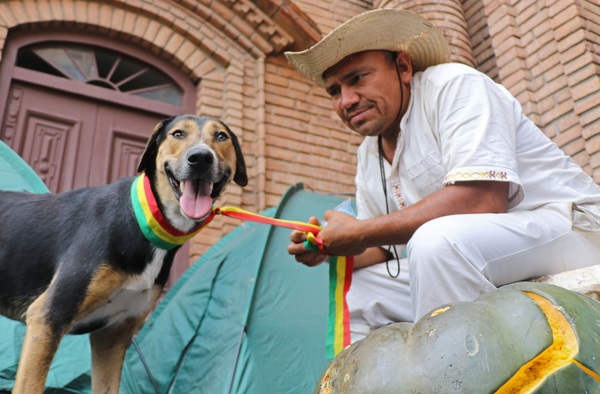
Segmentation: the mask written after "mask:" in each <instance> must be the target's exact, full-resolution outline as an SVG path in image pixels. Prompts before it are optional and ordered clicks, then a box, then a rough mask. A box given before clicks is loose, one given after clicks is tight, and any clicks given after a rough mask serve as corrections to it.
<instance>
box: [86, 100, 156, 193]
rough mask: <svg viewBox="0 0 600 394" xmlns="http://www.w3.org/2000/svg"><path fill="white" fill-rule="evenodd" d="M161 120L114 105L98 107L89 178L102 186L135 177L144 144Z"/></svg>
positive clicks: (154, 116)
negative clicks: (120, 179) (129, 176)
mask: <svg viewBox="0 0 600 394" xmlns="http://www.w3.org/2000/svg"><path fill="white" fill-rule="evenodd" d="M163 119H164V117H160V116H157V115H152V114H144V113H141V112H139V111H138V112H134V111H131V110H127V109H123V108H120V107H118V106H114V105H101V106H99V108H98V115H97V120H96V136H95V139H94V150H93V152H91V153H92V155H91V156H92V163H93V164H92V168H90V174H91V177H90V178H91V179H93V180H95V181H96V180H97V182H99V184H106V183H111V182H114V181H116V180H117V179H119V178H122V177H124V176H127V175H132V174H136V173H137V168H138V164H139V161H140V159H141V157H142V154H143V153H144V150H145V149H146V144H147V141H148V139H149V138H150V136H151V135H152V131H153V130H154V127H155V126H156V124H157V123H158V122H160V121H161V120H163Z"/></svg>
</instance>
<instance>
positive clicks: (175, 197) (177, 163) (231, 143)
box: [138, 115, 248, 221]
mask: <svg viewBox="0 0 600 394" xmlns="http://www.w3.org/2000/svg"><path fill="white" fill-rule="evenodd" d="M138 171H140V172H142V171H144V172H146V174H147V175H148V177H149V178H150V180H151V182H152V183H153V186H154V188H155V191H156V193H157V198H158V199H159V200H160V203H161V205H162V206H163V208H164V209H165V210H166V212H163V214H164V215H165V216H166V217H167V219H169V220H174V218H177V217H178V216H179V217H181V215H183V216H184V218H186V219H191V220H193V221H199V220H203V219H204V218H205V217H206V216H207V215H208V214H209V213H210V211H211V208H212V205H213V203H214V202H215V200H216V199H217V198H218V197H219V195H220V194H221V192H222V191H223V190H224V189H225V187H226V186H227V185H228V184H229V182H231V180H233V181H234V182H235V183H237V184H238V185H240V186H246V184H247V183H248V176H247V175H246V164H245V162H244V157H243V155H242V150H241V148H240V145H239V142H238V139H237V137H236V136H235V134H233V132H232V131H231V130H230V129H229V127H227V125H226V124H225V123H223V122H222V121H220V120H218V119H214V118H209V117H199V116H195V115H178V116H174V117H172V118H169V119H166V120H164V121H162V122H160V123H159V124H158V125H156V127H155V129H154V132H153V133H152V137H150V140H149V141H148V146H147V147H146V150H145V152H144V154H143V155H142V159H141V161H140V165H139V167H138ZM175 221H177V220H175Z"/></svg>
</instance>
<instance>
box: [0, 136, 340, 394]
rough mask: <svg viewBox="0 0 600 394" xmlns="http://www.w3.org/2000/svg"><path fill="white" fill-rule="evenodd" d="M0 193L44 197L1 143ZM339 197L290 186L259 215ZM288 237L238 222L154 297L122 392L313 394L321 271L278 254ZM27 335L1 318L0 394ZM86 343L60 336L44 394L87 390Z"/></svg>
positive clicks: (320, 366)
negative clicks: (155, 300) (156, 302)
mask: <svg viewBox="0 0 600 394" xmlns="http://www.w3.org/2000/svg"><path fill="white" fill-rule="evenodd" d="M0 189H4V190H28V191H32V192H40V193H41V192H47V191H48V189H47V188H46V187H45V185H44V184H43V182H41V180H40V179H39V178H38V177H37V175H36V174H35V173H34V172H33V170H31V168H29V166H28V165H27V164H26V163H25V162H24V161H22V159H21V158H20V157H18V156H17V155H16V154H15V153H14V152H13V151H12V150H10V149H9V148H8V147H7V146H6V145H4V144H3V143H2V142H1V141H0ZM341 201H342V199H341V198H339V197H334V196H327V195H322V194H318V193H314V192H310V191H307V190H305V189H304V188H303V186H302V185H301V184H298V185H294V186H292V187H291V188H290V189H289V190H288V191H287V192H286V193H285V195H284V196H283V197H282V199H281V202H280V204H279V206H278V207H276V208H271V209H269V210H267V211H265V212H263V214H264V215H266V216H273V217H278V218H285V219H289V220H302V221H305V220H306V219H307V218H308V217H309V216H311V215H315V216H322V214H323V212H324V211H325V210H326V209H329V208H332V207H334V206H336V205H338V204H339V202H341ZM289 234H290V230H289V229H285V228H278V227H273V226H269V225H265V224H260V223H251V222H243V223H240V225H239V226H238V227H237V228H236V229H235V230H234V231H232V232H231V233H230V234H228V235H227V236H225V237H224V238H223V239H222V240H221V241H219V242H218V243H217V244H216V245H215V246H214V247H212V248H211V249H210V250H209V251H208V252H207V253H205V254H204V255H203V256H202V257H201V258H200V259H199V260H198V261H197V262H196V263H195V264H194V265H193V266H192V267H191V268H190V269H188V271H187V272H186V273H185V274H184V275H183V276H182V277H181V279H180V280H179V281H178V282H177V283H176V284H175V285H174V286H173V288H172V289H171V290H170V291H169V293H168V294H167V295H166V296H165V298H164V299H163V300H162V302H161V303H160V305H159V306H158V307H157V309H156V310H155V312H154V313H153V315H152V316H151V317H150V318H149V320H148V321H147V322H146V324H145V325H144V327H143V328H142V330H141V331H140V332H139V334H138V336H137V339H136V343H135V344H134V345H136V346H131V348H130V349H129V351H128V353H127V356H126V359H125V365H124V368H123V377H122V384H121V393H127V394H137V393H139V394H152V393H156V392H159V393H161V394H163V393H176V394H178V393H186V394H187V393H208V394H218V393H257V394H259V393H260V394H271V393H273V394H279V393H286V394H287V393H311V392H312V391H313V389H314V386H315V384H316V382H317V380H318V378H319V377H320V375H321V373H322V371H323V370H324V369H325V367H326V365H327V362H328V360H327V359H326V353H325V336H326V333H327V308H328V304H327V302H328V301H327V300H328V278H327V276H328V272H327V266H326V265H322V266H319V267H315V268H307V267H305V266H303V265H301V264H299V263H296V262H295V260H294V259H293V258H292V257H290V256H289V255H288V254H287V252H286V246H287V244H288V243H289ZM24 331H25V328H24V326H23V325H22V324H21V323H17V322H14V321H12V320H9V319H5V318H1V317H0V392H6V391H9V390H10V389H11V388H12V386H13V384H14V375H15V372H16V366H17V362H18V357H19V354H20V348H21V344H22V340H23V334H24ZM89 381H90V350H89V344H88V340H87V336H67V337H65V338H64V339H63V341H62V343H61V346H60V348H59V352H58V354H57V355H56V358H55V360H54V363H53V364H52V367H51V371H50V375H49V378H48V383H47V386H48V389H47V391H46V393H89V392H90V388H89Z"/></svg>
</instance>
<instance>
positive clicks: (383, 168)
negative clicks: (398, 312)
mask: <svg viewBox="0 0 600 394" xmlns="http://www.w3.org/2000/svg"><path fill="white" fill-rule="evenodd" d="M377 144H378V145H379V172H380V174H381V186H382V187H383V196H384V197H385V213H386V214H387V215H389V214H390V206H389V203H388V194H387V186H386V182H385V167H384V166H383V144H382V142H381V135H379V136H378V137H377ZM392 248H393V249H394V253H393V255H394V256H395V257H396V263H397V267H398V268H397V270H396V274H395V275H392V272H391V271H390V260H391V259H390V255H391V254H392V252H391V249H392ZM385 268H386V269H387V272H388V275H389V276H391V277H392V278H397V277H398V275H400V259H399V258H398V251H397V250H396V245H388V248H387V259H386V261H385Z"/></svg>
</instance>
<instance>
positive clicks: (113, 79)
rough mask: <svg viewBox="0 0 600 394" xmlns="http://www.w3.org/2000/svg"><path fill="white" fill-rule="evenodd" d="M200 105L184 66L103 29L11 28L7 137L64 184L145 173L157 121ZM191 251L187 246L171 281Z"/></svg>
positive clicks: (3, 79)
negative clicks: (141, 169) (142, 166)
mask: <svg viewBox="0 0 600 394" xmlns="http://www.w3.org/2000/svg"><path fill="white" fill-rule="evenodd" d="M194 105H195V86H194V84H193V83H192V82H191V81H190V80H189V79H187V78H186V77H185V76H184V75H183V74H182V73H181V71H179V70H177V69H176V68H174V67H172V66H171V65H170V64H168V63H167V62H165V61H162V60H161V59H160V58H158V57H156V56H155V55H153V54H150V53H147V52H146V51H144V50H142V49H141V48H137V47H133V46H129V45H126V44H123V43H120V42H116V41H113V40H110V39H107V38H103V37H98V36H93V35H86V34H80V33H78V34H77V35H74V34H72V33H66V32H55V33H48V32H44V33H21V34H14V35H9V37H8V40H7V46H6V48H5V50H4V52H3V57H2V62H1V64H0V125H1V128H0V139H2V140H3V141H4V142H5V143H6V144H8V145H9V146H10V147H11V148H12V149H13V150H15V151H16V152H17V153H18V154H19V155H20V156H21V157H23V158H24V159H25V160H26V161H27V162H28V163H29V164H30V165H31V167H32V168H33V169H34V170H35V171H36V172H37V173H38V175H39V176H40V177H41V178H42V180H43V181H44V182H45V183H46V185H47V186H48V187H49V188H50V190H51V191H52V192H55V193H56V192H63V191H66V190H70V189H73V188H79V187H86V186H95V185H101V184H106V183H110V182H113V181H115V180H117V179H119V178H121V177H124V176H128V175H134V174H136V172H137V171H136V170H137V165H138V162H139V159H140V157H141V154H142V152H143V150H144V148H145V146H146V141H147V139H148V137H149V136H150V134H151V132H152V130H153V128H154V126H155V125H156V124H157V123H158V122H159V121H161V120H162V119H165V118H166V117H169V116H172V115H174V114H178V113H186V112H194ZM188 256H189V249H188V248H187V247H186V248H182V250H181V251H180V253H178V257H177V259H176V262H175V264H174V267H173V270H172V271H171V278H172V279H171V280H170V282H171V283H172V281H173V280H174V279H175V278H177V277H179V276H180V275H181V273H183V271H185V269H186V268H187V267H188V259H189V257H188Z"/></svg>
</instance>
